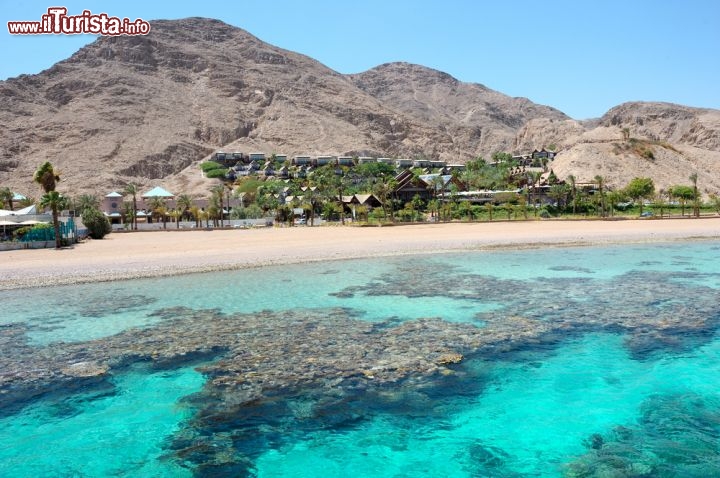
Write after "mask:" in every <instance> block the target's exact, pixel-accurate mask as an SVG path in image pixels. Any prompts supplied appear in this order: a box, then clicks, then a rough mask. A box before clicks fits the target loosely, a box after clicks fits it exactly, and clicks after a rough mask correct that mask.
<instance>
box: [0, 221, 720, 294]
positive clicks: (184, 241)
mask: <svg viewBox="0 0 720 478" xmlns="http://www.w3.org/2000/svg"><path fill="white" fill-rule="evenodd" d="M689 238H714V239H720V218H718V217H714V218H705V219H668V220H618V221H598V220H592V221H527V222H525V221H515V222H493V223H473V224H459V223H456V224H422V225H411V226H396V227H380V228H378V227H363V228H358V227H314V228H310V227H294V228H267V229H253V230H240V229H233V230H215V231H175V230H168V231H156V232H138V233H116V234H111V235H109V236H108V237H107V238H106V239H103V240H101V241H92V240H91V241H87V242H85V243H82V244H78V245H76V246H74V247H73V248H68V249H63V250H54V249H38V250H18V251H2V252H0V289H9V288H18V287H31V286H38V285H55V284H64V283H73V282H94V281H101V280H115V279H127V278H132V277H150V276H158V275H171V274H179V273H187V272H199V271H207V270H219V269H233V268H241V267H251V266H260V265H266V264H281V263H294V262H304V261H318V260H333V259H344V258H354V257H369V256H377V255H395V254H406V253H427V252H436V251H452V250H464V249H483V248H495V247H508V248H516V247H525V246H539V245H573V244H581V245H585V244H587V245H591V244H607V243H633V242H653V241H673V240H679V239H689Z"/></svg>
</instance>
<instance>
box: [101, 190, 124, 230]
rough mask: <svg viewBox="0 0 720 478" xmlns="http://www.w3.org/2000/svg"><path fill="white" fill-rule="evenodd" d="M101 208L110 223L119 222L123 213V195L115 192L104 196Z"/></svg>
mask: <svg viewBox="0 0 720 478" xmlns="http://www.w3.org/2000/svg"><path fill="white" fill-rule="evenodd" d="M101 207H102V210H103V213H104V214H105V216H107V217H108V218H109V219H110V222H112V223H115V222H120V219H121V217H122V213H123V195H122V194H120V193H118V192H115V191H113V192H111V193H109V194H106V195H105V197H104V198H103V201H102V206H101Z"/></svg>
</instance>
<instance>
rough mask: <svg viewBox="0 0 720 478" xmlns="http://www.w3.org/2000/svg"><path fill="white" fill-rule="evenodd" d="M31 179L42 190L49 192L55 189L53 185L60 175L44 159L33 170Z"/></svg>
mask: <svg viewBox="0 0 720 478" xmlns="http://www.w3.org/2000/svg"><path fill="white" fill-rule="evenodd" d="M33 180H34V181H35V182H36V183H38V184H39V185H40V187H41V188H42V189H43V191H45V192H46V193H49V192H50V191H55V186H56V185H57V183H58V182H60V175H59V174H58V173H57V172H55V169H53V166H52V164H50V162H49V161H46V162H45V163H43V164H42V165H40V167H39V168H38V169H37V171H35V175H34V176H33Z"/></svg>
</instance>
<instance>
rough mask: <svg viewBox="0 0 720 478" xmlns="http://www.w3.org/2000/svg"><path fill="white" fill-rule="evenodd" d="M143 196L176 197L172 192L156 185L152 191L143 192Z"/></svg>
mask: <svg viewBox="0 0 720 478" xmlns="http://www.w3.org/2000/svg"><path fill="white" fill-rule="evenodd" d="M142 197H144V198H154V197H163V198H171V197H175V195H174V194H173V193H171V192H168V191H166V190H165V189H163V188H161V187H160V186H156V187H154V188H152V189H151V190H150V191H148V192H146V193H145V194H143V195H142Z"/></svg>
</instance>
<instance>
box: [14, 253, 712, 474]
mask: <svg viewBox="0 0 720 478" xmlns="http://www.w3.org/2000/svg"><path fill="white" fill-rule="evenodd" d="M718 264H720V243H718V242H716V241H715V242H690V243H687V244H654V245H636V246H609V247H598V248H587V247H584V248H543V249H529V250H522V251H513V252H508V251H495V252H463V253H452V254H430V255H418V256H402V257H396V258H383V259H369V260H351V261H338V262H332V263H325V264H301V265H288V266H282V267H280V266H277V267H267V268H261V269H247V270H243V271H234V272H222V273H208V274H193V275H187V276H181V277H172V278H160V279H146V280H140V281H132V282H116V283H99V284H86V285H78V286H63V287H57V288H52V289H29V290H23V291H3V292H0V301H2V303H3V305H4V310H5V311H6V313H5V314H4V315H3V317H2V318H0V341H2V344H0V345H1V348H0V365H1V366H2V369H0V370H2V373H3V374H4V375H3V376H2V377H3V380H4V382H2V381H0V405H3V406H2V407H1V408H0V410H3V413H2V414H1V415H0V476H19V477H23V476H28V477H29V476H33V477H34V476H261V477H271V476H272V477H277V476H307V477H314V476H318V477H319V476H323V477H327V476H341V475H345V474H352V475H353V476H372V477H376V476H377V477H403V476H407V477H415V476H428V477H430V476H453V477H478V476H497V477H518V476H543V477H544V476H548V477H552V476H717V475H720V446H719V445H718V443H719V440H718V439H719V438H720V392H718V390H720V387H718V385H720V379H718V377H720V373H719V372H720V339H719V338H718V337H717V334H716V331H717V327H718V325H720V266H718ZM178 306H182V307H186V308H187V309H177V307H178ZM203 344H205V346H203ZM451 352H452V353H455V352H456V353H459V354H462V355H463V356H464V359H463V360H462V361H461V362H459V363H452V362H453V361H454V360H451V361H446V360H445V359H444V358H443V357H445V356H447V353H451ZM443 354H445V355H443ZM345 357H349V359H348V362H347V363H345V362H343V358H345ZM78 363H80V364H81V365H82V364H85V363H89V364H91V365H92V366H95V365H98V364H99V365H100V366H102V367H107V371H106V373H99V374H98V373H95V374H93V373H87V374H82V373H76V372H67V370H69V369H72V367H74V366H75V364H78ZM354 366H357V369H353V367H354ZM103 370H105V369H103Z"/></svg>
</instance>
